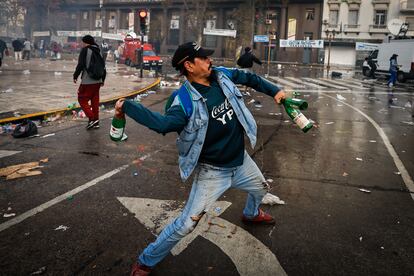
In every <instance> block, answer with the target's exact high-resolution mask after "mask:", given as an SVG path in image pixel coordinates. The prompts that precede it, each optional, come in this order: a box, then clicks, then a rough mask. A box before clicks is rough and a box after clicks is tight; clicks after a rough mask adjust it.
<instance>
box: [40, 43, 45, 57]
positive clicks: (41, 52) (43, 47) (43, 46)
mask: <svg viewBox="0 0 414 276" xmlns="http://www.w3.org/2000/svg"><path fill="white" fill-rule="evenodd" d="M45 46H46V45H45V41H44V40H43V39H41V40H40V41H39V53H40V58H45V51H46V47H45Z"/></svg>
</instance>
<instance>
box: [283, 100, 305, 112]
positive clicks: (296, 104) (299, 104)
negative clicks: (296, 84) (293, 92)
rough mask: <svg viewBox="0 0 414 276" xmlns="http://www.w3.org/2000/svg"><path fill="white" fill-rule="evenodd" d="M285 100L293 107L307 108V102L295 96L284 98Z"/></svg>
mask: <svg viewBox="0 0 414 276" xmlns="http://www.w3.org/2000/svg"><path fill="white" fill-rule="evenodd" d="M285 102H286V103H287V104H288V105H290V106H291V107H293V108H299V109H300V110H305V109H306V108H308V102H307V101H305V100H302V99H296V98H286V99H285Z"/></svg>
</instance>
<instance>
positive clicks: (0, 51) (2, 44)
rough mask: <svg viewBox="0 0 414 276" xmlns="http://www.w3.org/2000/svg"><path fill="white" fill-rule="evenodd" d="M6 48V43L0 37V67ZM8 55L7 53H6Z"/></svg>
mask: <svg viewBox="0 0 414 276" xmlns="http://www.w3.org/2000/svg"><path fill="white" fill-rule="evenodd" d="M7 51H8V49H7V45H6V42H4V41H3V40H1V39H0V67H1V65H2V63H3V57H4V56H5V55H6V53H7ZM7 55H8V53H7Z"/></svg>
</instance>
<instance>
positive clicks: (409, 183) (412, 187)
mask: <svg viewBox="0 0 414 276" xmlns="http://www.w3.org/2000/svg"><path fill="white" fill-rule="evenodd" d="M325 96H327V97H329V98H331V99H334V100H336V101H338V102H341V103H343V104H344V105H347V106H348V107H350V108H352V109H353V110H355V111H356V112H358V113H359V114H361V115H362V116H364V117H365V118H366V119H367V120H368V121H369V122H370V123H371V124H372V125H373V126H374V127H375V129H376V130H377V132H378V134H379V136H380V137H381V138H382V140H383V141H384V144H385V146H386V148H387V150H388V152H389V154H390V155H391V157H392V159H393V160H394V163H395V166H396V167H397V169H398V171H399V172H401V177H402V179H403V181H404V184H405V186H406V187H407V189H408V191H409V192H410V196H411V198H412V199H413V200H414V182H413V180H412V178H411V176H410V174H409V173H408V171H407V169H406V168H405V166H404V164H403V162H402V161H401V159H400V158H399V157H398V154H397V152H396V151H395V149H394V147H393V146H392V145H391V142H390V140H389V139H388V136H387V135H386V134H385V132H384V130H383V129H382V128H381V127H380V126H379V125H378V124H377V122H375V121H374V119H372V118H371V117H370V116H368V115H367V114H365V113H364V112H362V111H361V110H360V109H358V108H356V107H355V106H353V105H350V104H348V103H347V102H345V101H340V100H338V99H337V98H335V97H332V96H330V95H327V94H326V95H325Z"/></svg>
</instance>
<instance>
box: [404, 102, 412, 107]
mask: <svg viewBox="0 0 414 276" xmlns="http://www.w3.org/2000/svg"><path fill="white" fill-rule="evenodd" d="M404 107H407V108H411V107H412V103H411V102H410V101H408V102H407V103H406V104H405V105H404Z"/></svg>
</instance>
